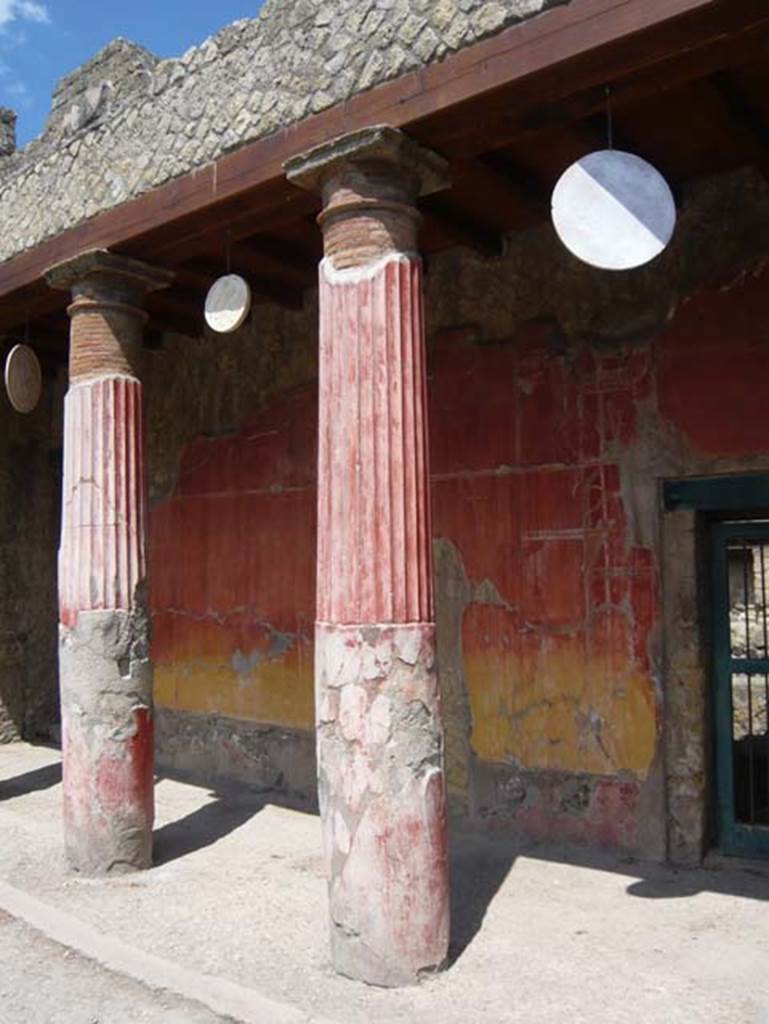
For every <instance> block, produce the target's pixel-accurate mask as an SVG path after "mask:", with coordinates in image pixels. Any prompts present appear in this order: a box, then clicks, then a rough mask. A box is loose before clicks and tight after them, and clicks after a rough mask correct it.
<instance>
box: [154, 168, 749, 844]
mask: <svg viewBox="0 0 769 1024" xmlns="http://www.w3.org/2000/svg"><path fill="white" fill-rule="evenodd" d="M767 237H769V192H767V188H766V186H765V184H764V183H763V181H762V180H761V179H760V178H758V177H756V176H754V175H753V174H751V173H749V172H744V173H739V174H736V175H731V176H728V177H724V178H721V179H714V180H712V181H709V182H701V183H699V184H696V185H693V186H691V187H690V188H689V189H688V190H687V192H686V194H685V195H684V197H683V202H682V210H681V220H680V225H679V229H678V232H677V234H676V238H675V240H674V243H673V245H672V246H671V248H670V250H669V251H668V252H667V253H666V254H665V255H664V256H663V258H662V259H661V260H659V261H658V262H657V263H656V264H655V265H654V266H652V267H650V268H647V269H645V270H641V271H638V272H634V273H631V274H622V275H611V274H601V273H599V272H596V271H591V270H589V269H588V268H585V267H582V266H579V265H577V264H576V263H575V262H574V261H573V260H572V259H571V258H570V257H569V256H568V255H567V254H565V253H564V252H563V251H562V250H561V249H560V247H559V245H558V243H557V242H556V240H555V239H554V237H553V235H552V232H551V230H550V229H549V228H547V227H543V228H541V229H538V230H537V231H533V232H530V233H527V234H521V235H517V236H515V237H512V238H510V239H509V241H508V245H507V248H506V253H505V255H504V257H503V258H502V259H500V260H493V261H489V260H484V259H482V258H480V257H478V256H475V255H474V254H471V253H469V252H467V251H464V250H454V251H451V252H449V253H446V254H444V255H442V256H440V257H438V258H436V259H434V260H431V264H430V273H429V275H428V278H427V296H426V309H427V316H428V337H429V341H428V344H429V375H430V377H429V394H430V403H431V409H430V413H431V458H432V473H433V504H434V536H435V554H436V583H437V617H438V644H439V648H438V661H439V669H440V678H441V688H442V692H443V701H444V716H445V720H446V731H447V744H446V746H447V764H448V782H449V797H450V802H451V806H452V809H453V810H454V812H455V813H460V814H469V815H470V816H472V817H473V818H475V819H477V820H483V821H485V822H486V823H487V824H488V825H489V826H490V827H494V828H505V829H508V830H512V831H518V832H520V833H521V834H523V835H525V836H528V837H531V838H535V839H545V840H547V839H549V840H556V841H570V842H580V843H586V844H589V845H593V846H605V847H611V848H615V849H621V850H625V851H629V852H634V853H639V854H642V855H644V856H648V857H655V858H662V857H664V856H665V854H666V851H667V849H668V846H669V850H670V852H671V854H672V855H673V856H674V857H676V858H677V859H687V858H689V859H696V857H697V856H698V855H699V853H698V851H700V852H701V850H702V847H703V844H704V842H705V839H706V830H707V799H708V796H707V794H708V778H707V776H708V771H707V729H706V704H707V701H706V672H705V666H704V662H703V657H702V638H701V636H700V631H699V616H698V614H696V613H694V612H692V611H691V601H692V599H693V600H694V601H695V604H696V601H697V586H698V584H697V566H696V564H695V561H696V559H695V551H694V545H693V544H689V543H682V544H680V545H679V544H676V543H675V542H673V543H672V544H671V543H670V540H669V537H667V534H666V535H665V536H666V537H667V539H666V540H665V547H664V548H663V546H662V532H663V530H667V529H668V527H667V526H666V524H665V522H664V517H662V515H661V513H660V512H659V501H658V485H659V480H660V478H662V477H670V476H685V475H699V474H707V473H716V472H724V471H731V470H744V469H763V470H767V469H769V436H767V426H766V422H765V419H764V418H762V417H757V416H750V417H746V416H744V415H743V409H744V395H745V393H746V391H747V389H749V387H750V385H751V384H752V383H754V382H755V380H756V379H757V378H759V377H760V376H761V374H762V373H765V372H766V364H767V357H768V356H769V304H768V303H767V300H766V294H767V288H766V285H767V280H768V278H767V272H766V271H765V270H764V267H763V260H764V259H765V258H766V255H767V252H766V238H767ZM315 331H316V310H315V308H314V304H313V298H312V296H308V301H307V304H306V309H305V310H304V311H303V312H301V313H280V312H277V311H275V310H272V309H271V308H270V307H262V308H260V309H258V310H257V311H256V314H255V316H254V318H253V319H252V321H251V322H250V323H249V324H248V325H247V326H246V327H245V328H244V329H243V330H242V331H241V332H239V334H237V335H235V336H233V337H232V338H216V339H214V338H208V339H198V340H193V341H188V340H186V339H181V338H173V337H169V338H167V339H166V342H165V345H164V349H163V350H162V351H160V352H158V353H154V354H152V355H151V356H150V360H151V364H152V365H151V371H150V377H149V384H148V395H149V422H150V451H151V460H150V469H151V476H152V489H153V495H154V498H155V502H156V503H155V505H154V508H153V516H152V542H153V556H154V557H153V565H154V577H153V585H152V586H153V590H152V603H153V609H154V619H155V657H156V663H157V675H156V679H157V684H158V702H159V704H161V705H162V706H163V707H164V708H165V711H163V712H161V713H162V714H165V715H167V722H168V723H170V722H172V721H173V716H174V715H179V716H180V721H181V719H182V718H183V721H184V729H185V730H186V734H187V735H188V736H190V737H193V736H194V735H196V736H197V741H195V742H196V743H197V749H198V750H200V749H201V744H200V742H198V741H199V740H200V737H201V736H203V735H210V734H211V723H212V722H216V721H221V722H223V723H226V729H230V728H232V727H233V726H232V723H234V722H237V721H243V722H244V723H247V724H245V725H244V727H243V728H244V730H245V731H246V732H247V733H248V735H249V736H251V737H252V738H253V736H254V735H255V732H254V731H255V729H256V728H257V726H258V727H259V728H261V727H264V728H266V729H268V730H269V729H277V730H281V736H282V737H285V740H284V741H285V743H286V744H288V745H289V746H290V744H291V743H295V744H296V749H297V752H298V753H297V757H298V758H300V762H298V763H301V764H302V765H303V770H304V769H307V770H308V771H309V770H310V765H311V759H309V758H308V757H307V751H308V749H309V744H310V743H311V739H310V737H311V729H312V725H313V718H312V621H313V618H314V593H313V586H314V516H315V510H314V505H315V492H314V460H315V417H316V408H315V374H316V362H315V360H316V356H315V337H316V334H315ZM725 381H728V384H726V385H725ZM687 529H688V530H689V533H691V532H692V530H693V529H694V527H693V526H692V524H691V523H689V524H688V526H686V527H684V528H683V530H684V532H683V534H682V536H686V530H687ZM663 550H664V552H665V554H664V557H661V551H663ZM663 592H664V595H665V604H664V606H663V601H662V594H663ZM692 594H693V595H694V596H693V598H692ZM680 606H686V607H689V609H690V613H687V615H683V614H682V615H680V616H679V615H678V614H677V613H675V612H673V613H671V612H670V609H671V608H673V609H674V608H676V607H680ZM196 723H197V724H196ZM663 723H664V727H663ZM214 732H215V734H216V735H219V736H221V735H223V729H222V728H219V729H217V730H214ZM170 733H171V727H170V725H169V727H168V728H167V729H166V734H167V735H169V736H170ZM291 737H294V739H292V738H291ZM192 742H193V740H192V738H191V739H190V743H192ZM182 746H183V745H182V744H177V745H176V748H177V749H176V750H175V753H174V758H175V759H176V760H177V762H179V763H180V762H181V760H182V759H183V758H184V756H185V754H184V750H183V749H181V748H182ZM273 746H274V745H273ZM249 749H250V754H247V755H246V757H245V758H244V757H243V756H241V754H242V751H239V752H238V758H239V760H238V758H234V759H232V758H231V759H229V760H228V757H222V756H221V754H220V752H217V753H216V754H213V753H212V754H211V758H212V762H211V763H212V764H213V761H214V760H215V759H216V758H219V760H218V761H217V767H216V771H217V772H218V773H219V774H226V773H227V771H228V764H230V763H233V764H234V761H235V760H238V766H237V768H236V769H233V771H235V772H236V774H237V775H238V777H240V778H243V779H245V780H248V778H249V772H251V773H252V775H253V777H254V778H263V777H266V776H270V773H271V772H272V776H271V777H272V778H273V783H272V785H274V788H275V789H277V790H280V789H281V788H282V789H285V790H291V789H292V787H293V788H294V790H296V789H297V788H298V789H302V784H300V783H299V782H298V781H297V780H296V779H294V781H292V782H290V783H289V782H288V781H286V776H285V772H283V773H281V770H277V771H273V769H272V767H271V766H270V765H269V764H266V763H264V761H262V762H260V763H259V764H257V761H258V760H259V758H260V757H263V755H264V751H265V750H267V749H268V748H267V747H262V746H260V745H259V743H258V742H255V743H252V744H251V747H250V748H249ZM249 756H250V757H251V763H252V767H249V761H248V757H249ZM196 766H197V767H196V770H198V772H202V773H205V770H206V768H205V764H204V761H203V759H202V758H200V757H198V759H197V761H196ZM260 773H261V774H260ZM265 773H266V776H265ZM310 785H311V781H310ZM303 788H304V792H305V795H306V791H307V789H308V784H307V780H305V783H304V786H303ZM668 816H669V827H668V823H667V818H668Z"/></svg>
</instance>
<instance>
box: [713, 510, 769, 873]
mask: <svg viewBox="0 0 769 1024" xmlns="http://www.w3.org/2000/svg"><path fill="white" fill-rule="evenodd" d="M734 540H744V541H746V542H748V543H750V542H751V541H753V542H767V541H769V523H766V522H763V523H758V522H751V521H750V520H745V521H743V522H729V523H712V524H711V526H710V555H711V610H712V619H711V623H712V637H713V717H714V728H715V769H716V790H717V819H718V842H719V846H720V848H721V850H722V851H723V852H724V853H728V854H736V855H741V856H756V855H760V856H767V855H769V827H768V826H759V825H748V824H745V823H743V822H740V821H738V820H737V814H736V808H735V788H734V775H735V772H734V738H733V714H734V710H733V700H732V677H733V676H734V675H764V674H766V673H769V657H767V658H735V657H733V656H732V639H731V628H730V614H729V612H730V599H729V567H728V556H727V550H728V546H729V542H730V541H734ZM748 653H749V652H748ZM766 653H769V652H766ZM767 743H768V744H769V739H768V740H767Z"/></svg>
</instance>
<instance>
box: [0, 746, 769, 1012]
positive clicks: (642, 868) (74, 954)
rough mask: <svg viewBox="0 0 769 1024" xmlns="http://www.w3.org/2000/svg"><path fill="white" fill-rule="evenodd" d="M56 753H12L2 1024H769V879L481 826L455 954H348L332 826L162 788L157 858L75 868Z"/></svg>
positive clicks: (2, 758)
mask: <svg viewBox="0 0 769 1024" xmlns="http://www.w3.org/2000/svg"><path fill="white" fill-rule="evenodd" d="M60 802H61V786H60V767H59V764H58V755H57V754H56V752H55V751H51V750H47V749H44V748H33V747H29V746H26V745H24V744H12V745H10V746H7V747H0V910H2V911H4V913H3V914H0V1021H2V1024H37V1022H38V1021H39V1022H41V1024H42V1022H46V1024H48V1022H57V1024H58V1022H61V1024H91V1022H98V1024H122V1022H123V1021H126V1022H133V1021H153V1022H154V1021H158V1022H163V1024H176V1022H177V1021H179V1022H181V1021H185V1024H187V1022H189V1024H208V1022H209V1021H215V1020H223V1019H235V1020H241V1021H247V1022H249V1024H250V1022H252V1021H253V1022H260V1024H302V1022H304V1024H310V1022H314V1024H330V1022H332V1021H334V1022H338V1024H359V1022H360V1024H363V1022H366V1024H369V1022H370V1024H380V1022H381V1024H384V1022H388V1024H389V1022H409V1024H422V1022H424V1024H427V1022H430V1024H432V1022H434V1021H440V1022H441V1024H468V1022H473V1024H475V1022H490V1024H508V1022H509V1024H513V1022H515V1024H545V1022H547V1024H558V1022H560V1021H563V1022H568V1024H581V1022H585V1024H587V1022H588V1021H589V1022H590V1024H609V1022H611V1024H625V1022H627V1024H630V1022H632V1024H699V1022H703V1024H705V1022H707V1024H727V1022H728V1024H769V971H767V964H769V915H767V905H766V901H767V899H769V871H768V872H764V871H760V870H756V871H750V870H745V869H742V870H737V869H735V868H734V867H732V866H725V867H718V868H714V869H712V870H708V871H686V872H676V871H673V870H671V869H666V868H661V867H656V866H649V865H643V864H639V863H635V862H632V863H631V862H625V863H618V862H617V861H615V860H611V859H608V858H607V859H600V858H595V857H587V856H585V857H580V856H575V855H574V854H573V853H571V854H567V853H566V852H565V851H558V850H551V849H544V848H541V847H537V848H529V849H526V850H521V849H520V848H519V847H516V846H513V845H512V844H510V843H509V842H507V841H504V840H500V839H493V838H490V837H486V836H481V835H478V834H473V833H468V832H459V833H456V834H454V835H453V837H452V888H453V894H452V895H453V904H454V911H453V941H452V963H451V966H450V967H449V969H448V970H447V971H445V972H444V973H443V974H441V975H439V976H437V977H434V978H431V979H429V980H427V981H425V982H424V983H423V984H421V985H420V986H418V987H416V988H413V989H407V990H401V991H384V990H378V989H371V988H368V987H366V986H365V985H362V984H359V983H356V982H351V981H348V980H346V979H343V978H339V977H337V976H336V975H335V974H334V973H333V972H332V971H331V968H330V966H329V963H328V947H327V935H326V902H325V885H324V880H323V877H322V870H321V860H320V853H319V849H320V835H319V825H318V820H317V818H315V817H313V816H311V815H305V814H301V813H298V812H296V811H292V810H288V809H285V808H281V807H276V806H273V805H270V804H268V805H264V804H262V803H260V802H259V800H258V799H256V798H255V797H254V796H252V795H248V794H244V793H242V792H241V793H213V792H211V791H209V790H206V789H201V788H199V787H195V786H191V785H186V784H182V783H179V782H173V781H171V780H167V779H161V780H160V781H159V782H158V786H157V804H158V825H157V831H156V860H157V866H156V867H155V868H154V869H153V870H151V871H148V872H144V873H142V874H140V875H130V876H122V877H116V878H112V879H108V880H98V881H94V880H89V879H82V878H77V877H72V876H70V875H68V873H67V871H66V869H65V865H64V861H63V854H62V846H61V826H60Z"/></svg>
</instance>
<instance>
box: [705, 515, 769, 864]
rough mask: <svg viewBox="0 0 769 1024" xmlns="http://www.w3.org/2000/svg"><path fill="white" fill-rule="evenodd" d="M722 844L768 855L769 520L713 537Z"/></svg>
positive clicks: (730, 527)
mask: <svg viewBox="0 0 769 1024" xmlns="http://www.w3.org/2000/svg"><path fill="white" fill-rule="evenodd" d="M710 542H711V543H710V547H711V552H710V553H711V567H712V587H711V602H712V620H711V621H712V628H713V687H714V692H713V710H714V719H715V723H714V724H715V769H716V788H717V825H718V841H719V846H720V848H721V850H722V851H723V852H724V853H730V854H739V855H743V856H756V855H769V520H767V519H763V520H760V521H759V520H752V521H751V520H746V521H733V522H719V523H714V524H713V525H712V526H711V531H710Z"/></svg>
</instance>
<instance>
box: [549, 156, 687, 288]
mask: <svg viewBox="0 0 769 1024" xmlns="http://www.w3.org/2000/svg"><path fill="white" fill-rule="evenodd" d="M552 215H553V224H554V225H555V230H556V232H557V233H558V237H559V238H560V239H561V241H562V242H563V244H564V245H565V246H566V248H567V249H568V250H569V251H570V252H571V253H573V254H574V255H575V256H576V257H577V258H578V259H580V260H582V261H583V262H584V263H589V264H590V265H591V266H593V267H600V268H601V269H603V270H630V269H632V268H633V267H640V266H643V264H644V263H648V262H649V260H653V259H654V257H655V256H658V255H659V254H660V253H661V252H662V250H663V249H664V248H665V247H666V246H667V244H668V242H669V241H670V239H671V237H672V235H673V229H674V228H675V225H676V205H675V200H674V199H673V194H672V192H671V191H670V187H669V186H668V183H667V182H666V181H665V179H664V178H663V177H662V175H661V174H660V173H659V171H658V170H657V169H656V168H654V167H652V165H651V164H649V163H647V162H646V160H642V159H641V157H639V156H635V155H634V154H633V153H623V152H622V151H621V150H618V149H604V150H599V151H598V152H596V153H589V154H588V155H587V156H585V157H582V159H581V160H578V161H577V162H576V163H575V164H572V165H571V167H569V168H568V169H567V170H566V171H564V173H563V174H562V175H561V177H560V178H559V180H558V183H557V184H556V186H555V189H554V190H553V198H552Z"/></svg>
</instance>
